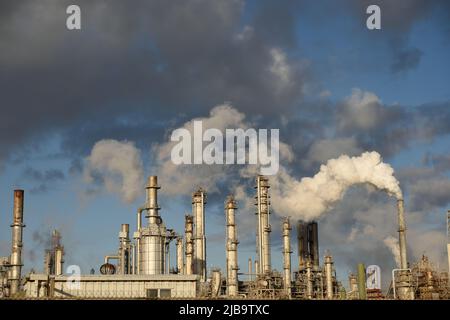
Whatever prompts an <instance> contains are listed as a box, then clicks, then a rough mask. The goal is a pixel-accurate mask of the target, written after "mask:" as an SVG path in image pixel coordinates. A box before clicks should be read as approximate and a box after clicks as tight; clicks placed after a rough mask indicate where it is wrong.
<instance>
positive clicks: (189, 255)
mask: <svg viewBox="0 0 450 320" xmlns="http://www.w3.org/2000/svg"><path fill="white" fill-rule="evenodd" d="M193 231H194V217H193V216H191V215H186V216H185V229H184V232H185V241H186V247H185V250H186V264H185V272H184V273H185V274H188V275H189V274H193V273H194V268H193V267H194V264H193V258H194V243H193V239H192V238H193Z"/></svg>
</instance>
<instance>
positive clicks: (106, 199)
mask: <svg viewBox="0 0 450 320" xmlns="http://www.w3.org/2000/svg"><path fill="white" fill-rule="evenodd" d="M69 4H78V5H79V6H80V7H81V11H82V29H81V30H79V31H68V30H67V29H66V27H65V25H66V24H65V23H66V17H67V15H66V13H65V11H66V7H67V6H68V5H69ZM369 4H378V5H380V7H381V10H382V30H378V31H369V30H367V29H366V27H365V19H366V17H367V15H366V14H365V9H366V7H367V6H368V5H369ZM0 15H1V17H0V181H1V183H0V206H1V209H0V221H1V222H0V256H6V255H8V254H9V250H10V230H9V224H10V223H11V212H12V195H13V193H12V190H13V189H14V188H23V189H25V190H26V194H25V197H26V198H25V223H26V225H27V227H26V230H25V239H24V240H25V249H24V250H25V263H26V266H25V270H29V269H30V268H31V267H34V268H35V269H36V270H39V271H40V270H41V269H42V267H43V266H42V265H43V250H44V248H45V246H46V243H47V235H48V234H49V233H50V230H51V229H53V228H57V229H60V230H61V232H62V235H63V242H64V244H65V246H66V263H67V264H78V265H80V266H81V267H82V271H83V272H86V273H87V272H89V270H90V268H95V269H96V270H98V267H99V266H100V264H101V263H102V260H103V258H102V257H103V256H104V255H106V254H110V253H113V252H115V250H116V247H117V244H118V240H117V234H118V231H119V227H120V224H121V223H130V225H131V228H132V229H134V227H135V211H136V208H137V207H138V206H140V205H141V204H142V202H143V194H142V192H141V188H139V187H137V186H140V184H141V183H142V180H143V177H144V176H147V175H150V174H155V175H159V176H160V180H161V184H162V189H161V192H160V195H161V196H160V205H161V207H162V210H161V215H162V216H163V219H164V220H165V222H166V224H167V225H168V226H169V227H172V228H174V229H175V230H177V231H178V232H182V231H183V224H184V214H185V213H186V212H189V211H190V210H191V203H190V194H191V193H192V192H193V191H194V189H195V188H196V187H198V186H201V185H203V186H205V187H207V189H208V199H209V201H208V204H207V221H206V224H207V226H206V228H207V238H208V240H209V241H208V244H207V246H208V266H221V267H224V263H225V253H224V248H225V244H224V235H225V232H224V227H225V226H224V214H223V201H224V200H225V198H226V195H228V194H230V193H233V194H235V195H236V196H237V198H238V200H239V201H238V206H239V208H240V209H239V210H238V215H239V217H238V219H239V221H240V225H239V226H238V232H239V229H241V231H242V230H253V228H254V223H255V217H254V208H252V207H251V205H249V203H250V202H249V201H252V199H250V196H252V192H253V189H252V188H251V187H252V185H253V183H254V177H253V176H252V175H251V174H247V175H246V174H243V172H242V170H241V169H242V168H237V169H235V168H231V169H230V168H227V169H224V168H222V167H220V168H217V167H208V166H198V167H194V168H189V169H188V170H186V169H182V168H173V166H171V165H170V163H168V158H167V150H168V147H169V144H168V143H167V142H168V137H169V136H170V132H171V131H172V130H173V129H176V128H178V127H181V126H189V123H190V121H191V120H192V119H197V118H203V119H204V120H205V121H209V123H210V125H211V126H215V127H219V128H222V127H223V128H227V127H238V126H240V127H255V128H279V129H280V139H281V141H282V142H283V144H284V145H285V146H286V150H287V149H288V150H289V151H286V153H285V154H283V159H284V160H286V163H285V164H284V166H285V168H286V170H288V172H289V174H290V175H291V176H292V177H293V178H294V179H297V180H299V179H301V178H302V177H308V176H313V175H314V174H315V173H316V172H317V171H318V170H319V168H320V165H321V164H323V163H325V162H326V161H327V160H328V159H332V158H336V157H338V156H340V155H341V154H347V155H349V156H358V155H360V154H361V153H362V152H364V151H377V152H378V153H380V154H381V156H382V157H383V159H384V161H385V162H387V163H389V164H391V165H392V166H393V168H394V170H395V176H396V177H397V178H398V180H399V181H400V185H401V187H402V190H403V193H404V195H405V203H406V214H407V216H406V218H407V224H408V233H407V237H408V242H409V243H408V244H409V247H408V250H409V260H410V261H411V262H413V261H415V260H417V259H418V258H419V257H420V256H421V255H422V254H423V253H426V254H427V255H429V256H430V257H431V258H432V260H433V261H434V262H435V263H436V264H437V265H439V266H440V267H441V268H442V269H445V268H447V265H446V258H445V242H446V224H445V221H446V218H445V215H446V210H447V208H448V205H449V202H450V197H449V195H450V180H449V171H450V138H449V134H450V86H449V83H450V61H449V59H448V57H449V56H450V27H449V25H448V21H449V17H450V5H449V3H448V1H444V0H442V1H439V0H435V1H425V0H398V1H387V0H386V1H383V0H378V1H376V0H373V1H365V0H364V1H359V0H347V1H339V2H337V1H331V0H330V1H321V2H320V4H318V3H317V1H260V0H259V1H257V0H254V1H250V0H249V1H244V0H215V1H207V0H183V1H170V3H169V2H168V1H163V0H161V1H159V0H148V1H133V2H132V4H131V3H128V2H124V1H115V0H108V1H106V0H103V1H102V0H95V1H92V0H91V1H76V0H71V1H63V0H38V1H36V0H33V1H31V0H29V1H27V0H18V1H17V0H15V1H13V0H4V1H1V2H0ZM102 140H104V141H103V142H101V143H100V148H103V149H101V150H100V151H98V148H99V144H96V143H97V142H99V141H102ZM94 146H96V147H97V148H96V147H94ZM102 146H103V147H102ZM95 150H97V152H100V153H101V154H100V155H99V154H98V153H95V152H94V151H95ZM102 152H103V153H102ZM118 154H119V155H118ZM115 156H117V157H119V158H120V159H121V160H122V162H120V163H119V164H118V163H115V164H114V165H111V164H109V165H106V166H104V165H102V164H101V163H100V164H99V163H98V162H95V161H93V159H97V160H98V161H100V162H101V159H109V158H111V157H115ZM98 157H99V158H98ZM102 157H103V158H102ZM98 169H104V170H98ZM108 170H109V171H111V170H112V171H113V172H115V173H117V172H119V173H120V172H128V173H130V172H142V173H143V176H139V175H137V176H136V175H135V176H131V177H130V176H129V175H126V179H125V178H124V179H122V180H121V179H119V180H114V179H117V175H116V176H115V177H111V176H109V175H108ZM119 178H120V175H119ZM111 179H113V180H111ZM130 188H131V189H130ZM283 215H284V214H283V212H274V214H273V215H272V216H273V218H272V220H271V223H272V229H273V233H272V242H273V248H272V251H273V253H274V254H273V265H274V267H275V268H277V269H278V270H281V267H282V265H281V255H280V254H279V252H280V250H279V249H280V245H281V241H280V240H281V239H280V228H281V222H280V217H282V216H283ZM396 230H397V226H396V211H395V199H393V198H392V197H390V196H389V195H387V194H385V193H384V192H381V191H377V190H375V189H374V188H373V187H370V186H365V185H362V186H355V187H352V188H350V189H349V190H347V192H346V193H345V195H344V197H343V199H342V200H341V201H339V202H337V203H336V204H335V205H334V206H333V208H331V209H330V210H329V211H328V212H326V213H325V214H324V215H323V216H321V217H320V220H319V234H320V245H321V255H324V254H325V252H327V251H329V252H331V253H332V255H333V256H334V259H335V262H336V267H337V269H338V275H339V277H340V279H341V280H342V281H344V283H345V285H347V274H348V272H350V271H353V270H354V269H355V264H356V263H358V262H364V263H366V264H367V265H369V264H378V265H380V267H381V268H382V270H383V271H384V272H383V275H384V276H385V278H386V277H387V276H388V275H389V274H390V270H391V269H392V268H393V267H394V266H395V259H394V257H393V255H392V252H391V250H390V249H389V245H388V244H389V241H390V240H389V239H390V238H389V237H391V236H394V237H396ZM254 237H255V235H254V234H252V233H251V232H247V231H246V232H241V233H239V238H240V241H241V242H240V246H239V262H240V265H241V269H242V271H243V272H245V269H246V267H245V266H246V261H247V259H248V258H249V257H252V258H254V256H255V254H254V251H255V250H254V243H255V241H254ZM386 239H388V240H386ZM391 240H392V239H391ZM292 241H293V244H295V237H294V236H293V237H292ZM294 247H295V246H294ZM296 263H297V260H296V258H293V264H294V265H295V264H296ZM97 272H98V271H97ZM385 281H387V279H385ZM385 281H383V282H385Z"/></svg>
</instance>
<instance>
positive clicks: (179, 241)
mask: <svg viewBox="0 0 450 320" xmlns="http://www.w3.org/2000/svg"><path fill="white" fill-rule="evenodd" d="M183 260H184V259H183V237H182V236H178V237H177V273H178V274H183V273H184V261H183Z"/></svg>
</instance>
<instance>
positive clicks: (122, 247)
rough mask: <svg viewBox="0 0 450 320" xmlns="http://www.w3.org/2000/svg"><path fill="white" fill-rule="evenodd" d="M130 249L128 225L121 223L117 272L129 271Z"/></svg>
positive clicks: (126, 272) (127, 272) (125, 272)
mask: <svg viewBox="0 0 450 320" xmlns="http://www.w3.org/2000/svg"><path fill="white" fill-rule="evenodd" d="M130 250H131V246H130V225H129V224H122V225H121V228H120V232H119V274H129V273H131V272H130V271H131V268H130Z"/></svg>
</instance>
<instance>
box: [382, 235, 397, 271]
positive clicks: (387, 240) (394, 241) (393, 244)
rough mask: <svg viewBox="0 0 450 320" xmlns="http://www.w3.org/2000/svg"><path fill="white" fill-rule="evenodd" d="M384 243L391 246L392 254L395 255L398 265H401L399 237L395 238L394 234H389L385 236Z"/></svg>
mask: <svg viewBox="0 0 450 320" xmlns="http://www.w3.org/2000/svg"><path fill="white" fill-rule="evenodd" d="M383 242H384V244H385V245H386V247H388V248H389V250H391V252H392V255H393V256H394V259H395V264H396V265H397V267H399V266H400V247H399V244H398V239H397V238H394V237H393V236H389V237H387V238H385V239H384V240H383Z"/></svg>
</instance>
